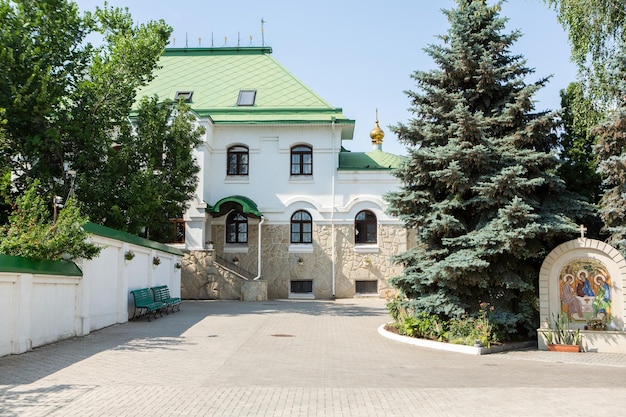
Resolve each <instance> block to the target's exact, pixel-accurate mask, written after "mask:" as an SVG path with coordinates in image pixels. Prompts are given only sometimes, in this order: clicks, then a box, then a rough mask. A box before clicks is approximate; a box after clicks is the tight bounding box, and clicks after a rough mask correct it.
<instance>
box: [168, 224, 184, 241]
mask: <svg viewBox="0 0 626 417" xmlns="http://www.w3.org/2000/svg"><path fill="white" fill-rule="evenodd" d="M170 223H172V226H173V227H172V241H171V242H170V243H185V220H183V219H170Z"/></svg>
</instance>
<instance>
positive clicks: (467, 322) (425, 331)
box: [387, 299, 498, 347]
mask: <svg viewBox="0 0 626 417" xmlns="http://www.w3.org/2000/svg"><path fill="white" fill-rule="evenodd" d="M387 309H388V311H389V314H390V315H391V317H392V318H393V320H394V322H393V323H391V324H389V325H388V328H389V327H392V328H393V329H395V330H396V331H397V332H398V333H399V334H401V335H405V336H410V337H416V338H421V339H429V340H436V341H439V342H449V343H454V344H459V345H469V346H473V345H475V344H476V341H480V344H481V346H485V347H490V346H491V345H492V344H494V343H497V342H498V336H497V331H496V324H495V323H494V321H493V318H492V313H493V311H494V307H493V306H492V305H490V304H489V303H480V309H479V311H478V314H477V315H474V316H471V315H467V314H466V315H464V316H462V317H460V318H458V319H450V320H442V319H440V318H439V317H438V316H437V315H434V314H428V313H426V312H425V311H421V312H417V311H414V310H412V309H411V308H410V307H408V305H407V303H406V301H405V300H400V299H397V300H392V301H389V302H388V303H387Z"/></svg>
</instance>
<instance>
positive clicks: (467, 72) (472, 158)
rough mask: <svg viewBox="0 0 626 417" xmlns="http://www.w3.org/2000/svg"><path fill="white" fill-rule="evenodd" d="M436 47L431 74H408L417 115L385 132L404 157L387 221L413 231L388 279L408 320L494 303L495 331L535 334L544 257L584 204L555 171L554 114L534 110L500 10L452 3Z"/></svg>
mask: <svg viewBox="0 0 626 417" xmlns="http://www.w3.org/2000/svg"><path fill="white" fill-rule="evenodd" d="M457 3H458V8H456V9H454V10H445V11H444V13H445V15H446V16H447V17H448V20H449V22H450V28H449V30H448V33H447V35H445V36H441V37H440V39H441V41H442V43H441V44H439V45H430V46H428V47H427V48H426V49H425V51H426V52H427V53H428V54H429V55H430V56H431V57H432V58H433V60H434V62H435V63H436V65H437V67H438V69H434V70H431V71H416V72H414V73H413V75H412V77H413V79H414V80H415V82H416V86H417V90H418V91H415V92H414V91H408V92H407V94H408V96H409V98H410V100H411V103H412V106H411V112H412V113H413V114H414V118H413V119H412V120H410V121H409V123H408V124H406V125H405V124H399V125H398V126H396V127H394V128H393V130H394V132H395V133H396V134H397V135H398V137H399V139H400V140H401V141H402V142H403V143H404V144H406V145H407V146H408V152H409V158H408V159H407V162H406V163H405V164H404V166H403V167H402V168H401V169H399V170H397V172H396V176H397V177H398V178H399V179H400V180H401V181H402V186H401V187H400V190H399V191H397V192H393V193H390V194H388V195H387V196H386V199H387V201H388V202H389V205H390V209H389V211H390V213H391V214H393V215H396V216H398V217H399V218H400V219H402V220H403V221H404V222H405V224H406V226H407V227H409V228H413V229H415V230H416V242H415V245H414V247H412V248H410V249H409V250H408V251H407V252H405V253H403V254H401V255H399V256H398V257H397V258H396V261H398V262H400V263H401V264H402V265H403V266H404V273H403V275H401V276H397V277H394V278H393V279H392V283H393V285H395V286H396V287H397V288H398V289H400V290H401V292H402V293H403V295H405V296H406V297H407V298H408V299H409V300H410V301H409V302H410V303H411V305H412V307H414V308H415V309H416V310H417V311H426V312H429V313H434V314H437V315H439V316H440V317H443V318H451V317H458V316H460V315H462V314H465V313H472V312H475V311H476V310H478V308H479V303H481V302H489V303H491V304H492V305H493V306H495V311H494V313H495V319H496V320H497V321H498V323H499V324H500V330H501V331H503V332H504V333H506V334H507V336H511V335H512V334H513V333H516V332H517V333H520V334H522V335H525V334H528V333H532V331H533V329H536V326H537V325H538V324H539V323H538V321H537V318H536V317H537V315H536V307H537V306H536V303H537V296H536V283H537V282H538V273H539V271H538V269H539V266H540V263H541V261H542V258H543V256H544V255H546V254H547V253H548V252H549V251H550V250H551V249H552V248H553V247H554V245H556V244H557V243H560V242H562V241H564V240H566V239H568V238H571V237H573V236H575V235H574V234H575V233H576V231H577V225H576V223H575V222H574V221H573V220H572V219H573V218H574V217H575V216H576V215H578V214H583V212H584V207H583V205H582V202H580V201H579V200H578V199H576V198H574V197H573V196H572V195H571V194H570V193H568V192H567V190H566V189H565V186H564V183H563V181H562V180H561V179H560V178H559V177H558V176H556V175H555V174H554V171H555V168H556V162H557V161H556V158H555V156H554V154H553V153H552V150H553V149H554V147H555V145H556V135H555V134H554V127H555V126H556V125H555V123H556V119H555V116H554V114H551V113H547V112H534V103H533V99H532V97H533V95H534V94H535V93H536V92H537V91H538V90H539V89H540V88H541V87H542V86H544V85H545V84H546V83H547V82H548V79H547V78H543V79H540V80H539V81H536V82H534V83H531V84H527V83H526V77H528V76H529V75H531V74H532V73H533V71H532V70H531V69H529V68H527V67H526V66H525V64H526V62H525V60H524V59H523V57H521V56H519V55H515V54H513V53H512V52H511V51H510V47H511V45H512V44H513V43H514V42H515V41H516V40H517V39H518V38H519V36H520V32H519V31H514V32H512V33H509V34H505V33H504V28H505V22H506V19H504V18H501V17H500V16H499V14H498V12H499V9H500V4H497V5H495V6H488V5H486V2H485V1H484V0H457Z"/></svg>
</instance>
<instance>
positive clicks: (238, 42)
mask: <svg viewBox="0 0 626 417" xmlns="http://www.w3.org/2000/svg"><path fill="white" fill-rule="evenodd" d="M240 43H241V32H237V48H239V44H240Z"/></svg>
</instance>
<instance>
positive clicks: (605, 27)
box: [544, 0, 626, 101]
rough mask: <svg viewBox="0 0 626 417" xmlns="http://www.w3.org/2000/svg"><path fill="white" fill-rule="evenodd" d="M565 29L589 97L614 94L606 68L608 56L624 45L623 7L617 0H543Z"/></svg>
mask: <svg viewBox="0 0 626 417" xmlns="http://www.w3.org/2000/svg"><path fill="white" fill-rule="evenodd" d="M544 1H545V2H546V3H547V4H548V5H550V6H551V7H552V8H554V9H555V10H556V12H557V15H558V19H559V21H560V22H561V24H562V25H563V27H564V28H565V29H566V30H567V31H568V37H569V41H570V44H571V46H572V58H573V60H574V62H576V63H577V64H578V65H579V68H580V69H581V70H582V72H583V78H584V79H585V80H590V83H589V85H588V86H587V87H589V92H590V95H591V97H592V99H596V98H598V97H601V98H604V101H606V99H607V98H614V97H615V93H616V91H615V89H614V86H615V83H614V82H613V80H611V79H610V75H609V74H608V73H607V72H606V68H607V67H608V63H609V62H610V60H611V57H612V56H613V54H614V53H616V52H617V51H618V50H619V49H620V48H622V47H623V46H625V45H626V43H624V42H623V41H624V40H626V30H625V29H626V24H625V22H626V7H624V4H623V3H622V2H621V1H617V0H544Z"/></svg>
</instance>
